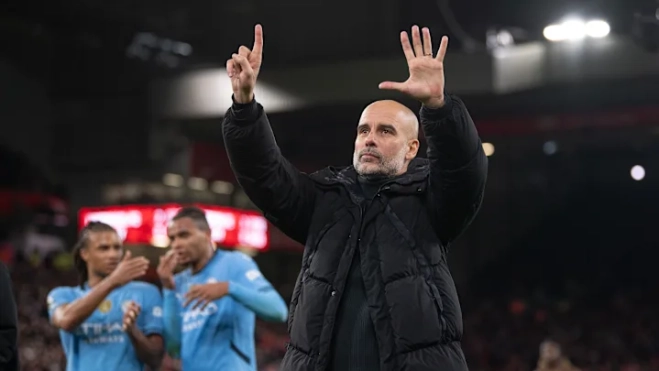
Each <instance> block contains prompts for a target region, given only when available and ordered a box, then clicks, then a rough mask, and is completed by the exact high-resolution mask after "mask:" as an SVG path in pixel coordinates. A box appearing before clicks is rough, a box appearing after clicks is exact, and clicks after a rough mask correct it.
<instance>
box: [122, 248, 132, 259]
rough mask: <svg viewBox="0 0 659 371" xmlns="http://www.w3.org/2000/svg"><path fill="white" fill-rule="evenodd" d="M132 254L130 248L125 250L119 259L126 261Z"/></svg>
mask: <svg viewBox="0 0 659 371" xmlns="http://www.w3.org/2000/svg"><path fill="white" fill-rule="evenodd" d="M132 255H133V254H131V252H130V250H126V253H125V254H124V257H123V259H121V261H128V260H130V257H131V256H132Z"/></svg>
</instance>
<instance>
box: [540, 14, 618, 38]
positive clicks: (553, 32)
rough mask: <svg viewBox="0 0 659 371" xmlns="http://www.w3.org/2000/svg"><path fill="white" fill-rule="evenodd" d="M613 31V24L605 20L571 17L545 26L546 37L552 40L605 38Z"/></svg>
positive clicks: (544, 33)
mask: <svg viewBox="0 0 659 371" xmlns="http://www.w3.org/2000/svg"><path fill="white" fill-rule="evenodd" d="M610 32H611V26H609V24H608V23H607V22H606V21H603V20H592V21H588V22H584V21H582V20H579V19H570V20H566V21H565V22H562V23H557V24H551V25H549V26H547V27H545V29H544V31H543V35H544V37H545V38H546V39H547V40H549V41H552V42H557V41H578V40H583V39H584V38H586V37H591V38H598V39H600V38H604V37H606V36H608V35H609V33H610Z"/></svg>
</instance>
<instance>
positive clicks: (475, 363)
mask: <svg viewBox="0 0 659 371" xmlns="http://www.w3.org/2000/svg"><path fill="white" fill-rule="evenodd" d="M11 267H12V268H11V269H12V275H13V280H14V288H15V292H16V297H17V301H18V307H19V316H20V349H21V363H22V369H23V370H25V371H58V370H64V365H65V359H64V355H63V353H62V350H61V347H60V345H59V337H58V333H57V331H56V330H55V329H54V328H53V327H52V326H51V325H50V324H49V323H48V318H47V311H46V295H47V293H48V291H49V290H50V289H51V288H52V287H55V286H58V285H70V284H72V283H74V282H76V277H75V273H74V272H70V271H69V272H66V271H65V272H62V271H60V270H58V269H56V268H55V266H54V265H53V263H52V262H51V261H49V260H45V261H41V262H39V263H38V265H37V263H36V262H34V261H32V262H31V261H19V262H16V263H15V264H13V265H12V266H11ZM504 292H505V290H504ZM657 294H659V292H654V291H651V290H648V289H647V288H646V289H638V290H633V289H625V290H620V289H615V290H613V291H611V292H610V293H609V295H604V296H601V295H598V296H592V295H590V294H589V292H588V290H587V289H586V288H583V287H582V288H581V289H580V290H576V291H575V293H573V294H572V295H566V296H564V298H562V299H561V298H557V297H555V296H552V295H549V294H547V293H545V292H544V291H543V290H540V289H537V288H536V289H534V290H533V291H527V292H526V293H525V294H522V293H521V292H518V293H516V295H515V296H511V295H505V294H501V293H499V292H497V293H493V295H491V297H489V298H488V296H487V295H483V296H480V297H479V298H477V299H476V300H469V299H465V302H466V303H465V306H464V308H463V309H464V311H465V316H464V318H465V319H464V339H463V347H464V350H465V354H466V357H467V360H468V362H469V364H470V369H471V370H472V371H495V370H496V371H532V370H535V369H536V368H537V369H538V371H545V370H555V371H569V370H568V369H564V368H546V367H543V366H542V365H538V355H539V346H540V344H541V343H542V342H543V341H545V340H547V339H549V338H551V339H553V340H555V341H556V342H557V343H558V344H561V346H562V350H563V354H564V356H565V357H566V359H567V360H569V361H571V363H572V364H574V365H575V366H576V367H578V368H579V369H581V370H584V371H591V370H592V371H653V370H659V317H658V316H657V315H656V313H658V310H659V307H658V306H657V305H656V304H657V303H656V302H657V300H655V298H658V297H659V296H657ZM285 330H286V329H285V325H283V324H269V323H263V322H259V323H258V326H257V345H258V346H257V349H258V350H257V355H258V364H259V370H260V371H275V370H278V363H279V360H280V359H281V358H282V357H283V355H284V352H285V345H286V341H287V337H286V331H285ZM165 365H166V370H176V368H177V367H176V365H175V364H173V363H172V362H171V360H167V362H165Z"/></svg>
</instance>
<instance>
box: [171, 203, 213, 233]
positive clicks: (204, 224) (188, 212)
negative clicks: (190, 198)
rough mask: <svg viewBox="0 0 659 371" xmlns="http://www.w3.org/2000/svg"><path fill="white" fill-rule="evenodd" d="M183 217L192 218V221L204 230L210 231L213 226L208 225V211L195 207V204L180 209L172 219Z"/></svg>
mask: <svg viewBox="0 0 659 371" xmlns="http://www.w3.org/2000/svg"><path fill="white" fill-rule="evenodd" d="M183 218H190V219H192V221H193V222H194V223H195V225H196V226H197V228H199V229H201V230H202V231H210V230H211V227H210V225H208V220H206V213H205V212H204V210H202V209H200V208H198V207H195V206H187V207H184V208H182V209H181V210H179V211H178V212H177V213H176V215H174V217H173V218H172V220H179V219H183Z"/></svg>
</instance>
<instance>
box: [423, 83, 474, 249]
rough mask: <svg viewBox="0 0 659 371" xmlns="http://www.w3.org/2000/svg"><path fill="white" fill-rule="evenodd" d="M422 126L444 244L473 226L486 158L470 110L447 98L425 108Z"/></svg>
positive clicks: (432, 200) (432, 202)
mask: <svg viewBox="0 0 659 371" xmlns="http://www.w3.org/2000/svg"><path fill="white" fill-rule="evenodd" d="M419 115H420V117H421V125H422V127H423V131H424V134H425V136H426V141H427V143H428V152H427V153H428V159H429V160H430V192H429V197H430V203H429V204H430V205H432V213H433V215H434V217H435V219H436V220H435V222H436V225H437V226H438V234H439V237H440V239H441V240H442V242H443V243H445V244H447V243H449V242H450V241H451V240H453V239H455V238H456V237H457V236H458V235H459V234H460V233H462V231H463V230H464V229H465V228H466V227H467V226H468V225H469V223H471V221H472V220H473V218H474V217H475V215H476V213H477V212H478V209H479V208H480V205H481V203H482V200H483V192H484V189H485V182H486V179H487V157H486V156H485V153H484V152H483V147H482V144H481V141H480V138H479V137H478V132H477V131H476V126H475V125H474V122H473V120H472V119H471V116H470V115H469V112H468V111H467V108H466V107H465V105H464V103H463V102H462V101H461V100H460V99H459V98H457V97H455V96H448V95H447V96H446V97H445V104H444V106H443V107H441V108H438V109H430V108H427V107H425V106H424V107H422V108H421V111H420V114H419Z"/></svg>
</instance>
